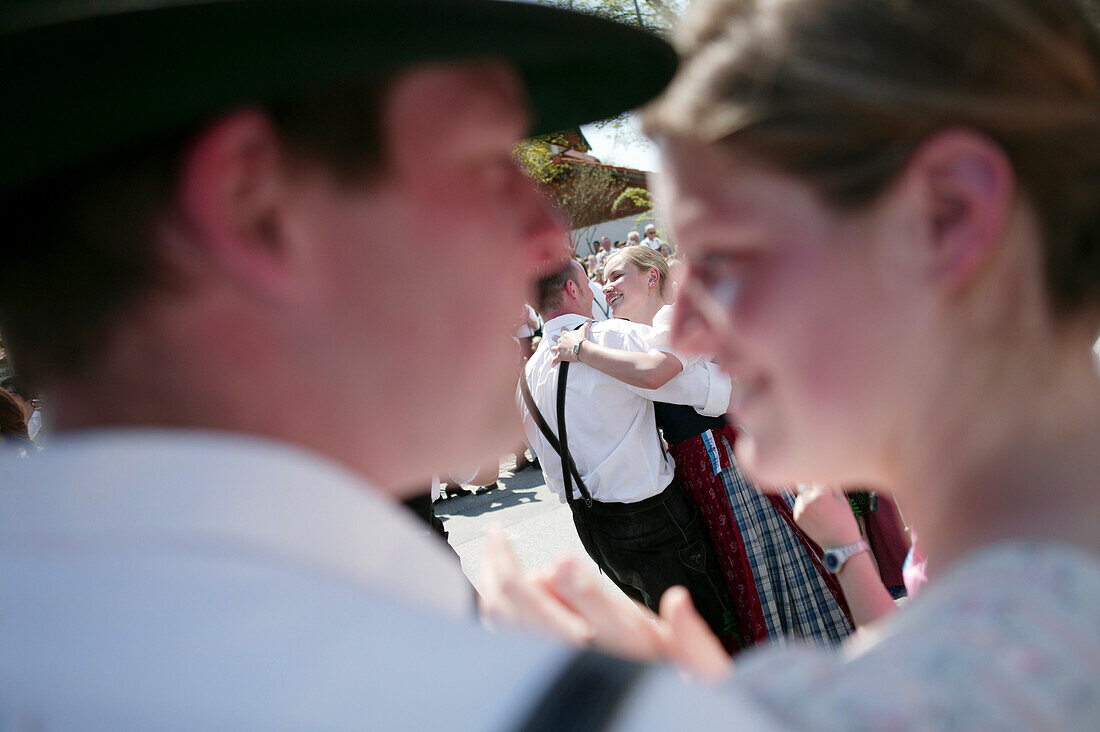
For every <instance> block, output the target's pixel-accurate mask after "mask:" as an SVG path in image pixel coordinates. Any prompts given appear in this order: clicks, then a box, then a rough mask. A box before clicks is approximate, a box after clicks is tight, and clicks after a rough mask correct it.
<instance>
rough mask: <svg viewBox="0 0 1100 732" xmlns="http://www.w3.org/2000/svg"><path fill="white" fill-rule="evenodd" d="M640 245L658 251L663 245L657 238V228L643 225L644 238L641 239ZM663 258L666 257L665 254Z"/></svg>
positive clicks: (651, 225)
mask: <svg viewBox="0 0 1100 732" xmlns="http://www.w3.org/2000/svg"><path fill="white" fill-rule="evenodd" d="M642 244H644V245H645V246H647V247H649V248H650V249H657V250H660V249H661V247H663V246H664V245H665V243H664V242H663V241H661V240H660V239H658V238H657V227H656V226H654V225H653V224H646V225H645V238H644V239H642ZM662 253H663V252H662ZM665 256H666V257H667V256H668V255H667V254H665Z"/></svg>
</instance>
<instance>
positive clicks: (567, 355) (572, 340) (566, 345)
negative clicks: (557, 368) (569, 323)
mask: <svg viewBox="0 0 1100 732" xmlns="http://www.w3.org/2000/svg"><path fill="white" fill-rule="evenodd" d="M591 325H592V323H591V321H589V322H587V323H585V324H584V325H582V326H581V327H580V328H577V329H576V330H563V331H562V332H561V335H560V336H558V342H557V343H555V344H554V345H552V346H550V354H551V355H552V356H553V357H554V360H553V361H551V363H553V364H559V363H561V362H562V361H569V362H573V361H577V360H579V359H577V357H576V356H575V355H573V347H574V346H576V345H577V344H578V343H580V342H581V341H586V340H588V328H589V327H590V326H591Z"/></svg>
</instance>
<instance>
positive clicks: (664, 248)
mask: <svg viewBox="0 0 1100 732" xmlns="http://www.w3.org/2000/svg"><path fill="white" fill-rule="evenodd" d="M657 251H658V252H660V253H661V256H662V257H664V258H665V259H672V247H670V246H669V245H668V244H665V243H663V242H662V243H661V246H660V247H659V248H658V249H657Z"/></svg>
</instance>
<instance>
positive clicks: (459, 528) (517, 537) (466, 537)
mask: <svg viewBox="0 0 1100 732" xmlns="http://www.w3.org/2000/svg"><path fill="white" fill-rule="evenodd" d="M514 471H515V462H514V461H513V460H512V459H511V458H510V457H509V458H506V460H505V462H503V463H501V473H500V480H499V481H498V484H499V485H500V486H503V487H502V488H498V489H496V490H492V491H488V492H486V493H484V494H482V495H473V496H465V497H457V498H450V499H446V500H441V501H437V502H436V504H435V512H436V515H437V516H439V517H440V518H441V519H443V523H444V525H445V526H446V527H447V531H448V533H449V534H450V542H451V546H453V547H454V549H455V551H457V552H458V555H459V557H461V558H462V569H463V570H464V571H465V572H466V576H467V577H469V578H470V581H471V582H473V584H474V586H475V587H478V588H480V587H481V568H482V564H483V561H484V555H485V530H486V529H487V528H488V527H489V526H490V525H491V524H493V523H498V524H500V525H501V526H503V527H504V530H505V531H506V532H507V534H508V536H509V537H510V538H511V540H512V545H513V546H514V547H515V550H516V555H517V556H518V557H519V560H520V563H521V564H522V565H523V567H524V569H526V570H528V571H534V570H538V569H541V568H543V567H546V566H548V565H549V564H551V563H552V562H553V561H554V560H556V559H557V558H559V557H561V556H563V555H567V554H572V555H574V556H577V557H582V558H583V559H584V560H585V561H587V562H591V560H590V559H589V558H588V555H587V554H585V552H584V547H582V546H581V542H580V540H579V539H578V538H577V530H576V529H575V528H574V527H573V517H572V514H571V513H570V511H569V507H568V506H566V505H565V504H564V503H561V502H560V501H559V500H558V498H557V496H556V495H554V493H552V492H551V491H550V489H549V488H547V487H546V484H545V482H544V481H543V479H542V471H541V470H539V469H538V468H527V469H526V470H522V471H520V472H518V473H516V472H514ZM592 566H593V567H595V564H594V563H593V564H592ZM605 579H606V578H605ZM607 582H608V585H609V586H613V585H611V582H610V580H607Z"/></svg>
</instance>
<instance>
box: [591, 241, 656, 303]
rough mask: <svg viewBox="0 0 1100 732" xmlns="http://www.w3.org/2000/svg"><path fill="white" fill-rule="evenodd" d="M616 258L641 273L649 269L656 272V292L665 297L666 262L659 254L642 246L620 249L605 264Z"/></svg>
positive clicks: (605, 265) (605, 266)
mask: <svg viewBox="0 0 1100 732" xmlns="http://www.w3.org/2000/svg"><path fill="white" fill-rule="evenodd" d="M617 257H622V258H623V259H625V260H627V261H628V262H630V263H631V264H633V265H634V266H635V267H637V268H638V269H640V270H641V271H643V272H646V271H648V270H650V269H655V270H657V274H658V275H659V276H658V277H657V291H658V292H659V293H660V295H661V297H664V296H665V282H666V281H668V262H666V261H665V258H664V257H663V256H661V254H660V253H658V252H656V251H654V250H653V249H650V248H649V247H644V246H634V247H627V248H625V249H620V250H618V251H617V252H615V253H614V254H612V255H611V256H610V257H608V258H607V262H610V261H611V260H612V259H615V258H617ZM607 262H604V269H605V270H606V268H607Z"/></svg>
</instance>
